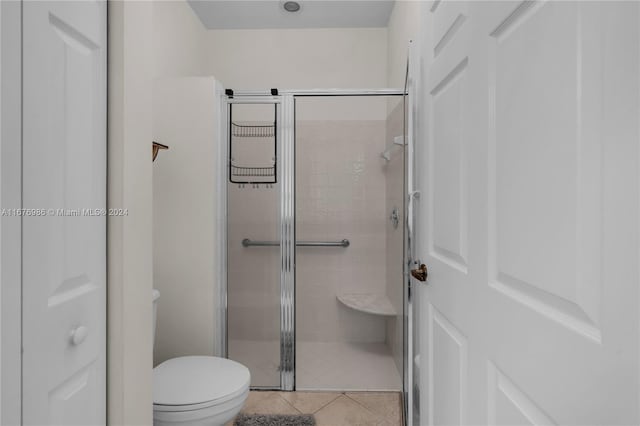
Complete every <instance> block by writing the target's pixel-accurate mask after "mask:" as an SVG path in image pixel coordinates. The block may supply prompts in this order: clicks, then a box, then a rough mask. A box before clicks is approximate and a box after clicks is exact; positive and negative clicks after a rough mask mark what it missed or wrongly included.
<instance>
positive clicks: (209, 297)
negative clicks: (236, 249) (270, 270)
mask: <svg viewBox="0 0 640 426" xmlns="http://www.w3.org/2000/svg"><path fill="white" fill-rule="evenodd" d="M153 95H154V96H153V99H154V111H153V138H154V140H157V141H158V142H161V143H164V144H166V145H169V150H168V151H161V152H160V153H159V154H158V157H157V158H156V161H155V162H154V163H153V211H154V216H153V237H154V244H153V280H154V287H155V288H157V289H158V290H159V291H160V299H159V300H158V322H157V326H156V327H157V330H156V343H155V357H154V361H155V363H156V364H158V363H160V362H162V361H164V360H166V359H168V358H172V357H176V356H182V355H214V351H215V343H214V337H215V335H214V334H215V331H214V330H215V328H214V327H215V323H216V320H215V319H216V317H215V314H214V313H215V296H216V294H215V259H216V251H215V194H216V177H215V173H216V145H215V123H214V116H215V112H216V100H215V80H214V79H213V77H186V78H170V79H159V80H156V84H155V87H154V94H153Z"/></svg>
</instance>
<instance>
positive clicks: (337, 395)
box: [311, 392, 343, 414]
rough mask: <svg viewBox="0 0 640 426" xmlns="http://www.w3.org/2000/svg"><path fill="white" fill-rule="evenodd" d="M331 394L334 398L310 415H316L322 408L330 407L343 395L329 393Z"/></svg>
mask: <svg viewBox="0 0 640 426" xmlns="http://www.w3.org/2000/svg"><path fill="white" fill-rule="evenodd" d="M331 394H332V395H335V398H333V399H332V400H331V401H329V402H327V403H326V404H324V405H323V406H322V407H320V408H318V409H317V410H316V411H314V412H313V413H311V414H316V413H317V412H318V411H320V410H322V409H323V408H324V407H327V406H329V405H331V404H332V403H333V402H334V401H335V400H336V399H338V398H340V396H341V395H343V393H341V392H331Z"/></svg>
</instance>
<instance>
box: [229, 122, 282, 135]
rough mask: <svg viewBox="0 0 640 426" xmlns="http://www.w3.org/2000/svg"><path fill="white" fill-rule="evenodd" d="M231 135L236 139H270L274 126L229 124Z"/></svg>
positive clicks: (273, 133) (273, 132)
mask: <svg viewBox="0 0 640 426" xmlns="http://www.w3.org/2000/svg"><path fill="white" fill-rule="evenodd" d="M231 128H232V135H233V136H235V137H238V138H272V137H274V136H275V128H276V126H275V125H273V124H272V125H244V124H236V123H231Z"/></svg>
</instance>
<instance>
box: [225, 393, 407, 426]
mask: <svg viewBox="0 0 640 426" xmlns="http://www.w3.org/2000/svg"><path fill="white" fill-rule="evenodd" d="M401 402H402V400H401V397H400V393H399V392H272V391H252V392H251V393H250V394H249V398H248V399H247V402H246V404H245V406H244V408H243V410H242V411H243V412H244V413H250V414H252V413H258V414H313V415H314V417H315V418H316V423H317V426H402V424H403V422H402V403H401ZM232 424H233V422H229V423H228V426H231V425H232Z"/></svg>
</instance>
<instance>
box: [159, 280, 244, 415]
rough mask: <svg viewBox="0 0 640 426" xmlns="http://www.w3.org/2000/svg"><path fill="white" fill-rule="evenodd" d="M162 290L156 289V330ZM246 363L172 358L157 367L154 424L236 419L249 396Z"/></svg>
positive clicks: (196, 357)
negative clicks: (159, 298)
mask: <svg viewBox="0 0 640 426" xmlns="http://www.w3.org/2000/svg"><path fill="white" fill-rule="evenodd" d="M158 297H160V292H159V291H158V290H153V332H154V341H155V329H156V312H157V306H158ZM250 380H251V376H250V374H249V370H248V369H247V367H245V366H244V365H242V364H239V363H237V362H235V361H231V360H228V359H224V358H218V357H212V356H184V357H178V358H173V359H169V360H167V361H165V362H163V363H162V364H160V365H158V366H157V367H156V368H154V369H153V424H154V426H177V425H180V426H218V425H224V424H225V423H226V422H228V421H229V420H231V419H233V418H234V417H235V416H236V415H237V414H238V413H239V412H240V410H241V409H242V406H243V405H244V402H245V401H246V399H247V396H248V395H249V383H250Z"/></svg>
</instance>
